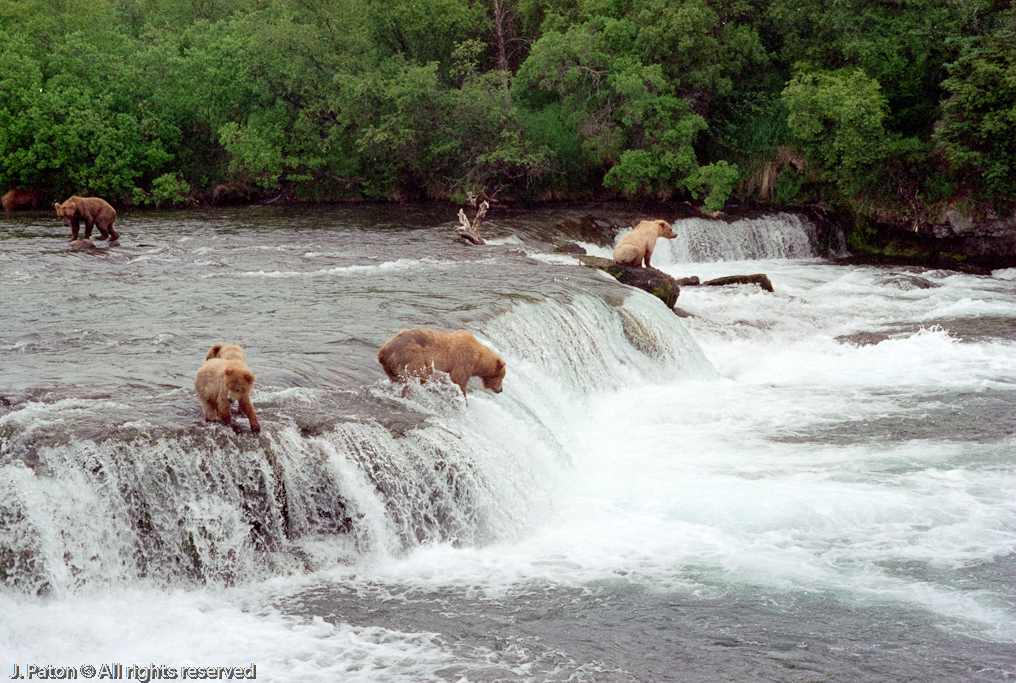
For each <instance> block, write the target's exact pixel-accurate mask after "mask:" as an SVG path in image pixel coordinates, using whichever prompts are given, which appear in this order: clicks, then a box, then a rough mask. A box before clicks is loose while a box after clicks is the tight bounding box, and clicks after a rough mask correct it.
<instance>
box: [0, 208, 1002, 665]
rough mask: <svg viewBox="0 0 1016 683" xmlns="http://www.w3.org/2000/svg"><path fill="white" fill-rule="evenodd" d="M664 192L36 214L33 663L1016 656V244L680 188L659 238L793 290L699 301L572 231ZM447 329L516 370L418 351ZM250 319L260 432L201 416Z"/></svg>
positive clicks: (3, 539) (992, 659) (9, 292)
mask: <svg viewBox="0 0 1016 683" xmlns="http://www.w3.org/2000/svg"><path fill="white" fill-rule="evenodd" d="M655 213H656V214H658V215H653V216H647V215H645V216H640V215H638V214H637V213H636V212H635V210H634V209H623V208H611V207H601V208H593V207H585V208H582V207H571V208H555V209H541V210H530V211H524V212H523V211H519V212H508V211H506V210H501V211H500V212H499V211H497V210H495V212H494V213H493V214H492V216H491V218H490V219H489V220H488V222H487V223H485V225H484V235H485V237H487V238H488V239H489V242H490V243H489V244H488V245H487V246H484V247H471V246H468V245H466V244H464V243H462V242H461V241H459V240H458V239H457V238H456V236H455V234H454V230H453V226H454V225H455V223H456V221H455V220H454V216H453V215H452V214H453V211H452V210H451V209H449V208H448V207H429V208H425V209H420V208H391V207H377V206H370V207H365V206H349V207H344V206H329V207H284V208H266V207H254V208H243V209H223V210H210V211H189V212H162V213H125V214H123V215H121V217H120V218H119V220H118V224H117V227H118V229H119V230H120V232H121V233H122V234H123V237H122V239H121V242H122V246H120V247H118V248H113V249H109V250H107V249H105V248H101V249H98V250H95V251H94V252H72V251H69V250H68V249H67V247H66V240H67V235H66V234H65V233H66V229H65V228H64V227H63V226H62V225H60V224H59V223H58V221H57V220H56V218H55V217H54V216H52V215H50V214H49V213H43V212H39V213H23V214H14V215H11V216H5V217H3V218H0V279H2V282H3V301H2V315H0V667H2V670H3V675H5V676H12V675H14V672H15V668H14V667H15V666H17V667H19V668H18V670H17V671H18V672H20V674H21V675H22V676H26V677H27V672H28V671H29V668H28V667H29V666H39V667H43V666H46V665H51V666H56V667H74V670H75V672H79V671H81V672H84V671H87V668H86V665H91V666H94V667H96V669H97V670H100V676H101V667H102V665H103V664H107V665H111V664H114V663H118V664H120V665H122V666H123V667H124V668H126V669H129V670H130V671H129V673H131V676H132V678H134V679H139V680H143V679H144V678H148V677H149V676H151V675H152V672H153V671H155V669H152V668H151V667H152V665H154V666H155V667H156V668H158V667H173V669H172V672H173V673H175V674H177V675H182V673H181V672H183V671H184V667H232V666H244V667H249V666H251V665H256V667H257V668H256V675H257V678H258V679H260V680H270V681H451V682H466V681H473V682H479V681H597V682H600V681H619V682H621V681H624V682H628V681H638V682H645V681H681V682H684V681H710V682H712V681H739V682H740V681H744V680H752V681H795V682H796V681H801V682H811V681H908V680H924V681H956V682H967V681H1011V680H1013V679H1014V678H1016V655H1014V653H1016V495H1014V491H1016V457H1014V446H1016V437H1014V431H1016V381H1014V379H1013V378H1014V377H1016V325H1014V323H1016V282H1014V279H1016V273H1014V272H1012V271H999V272H996V273H994V275H993V276H986V275H971V274H963V273H960V272H954V271H943V270H936V271H927V270H922V269H916V268H893V267H870V266H845V265H837V264H836V263H835V262H834V261H832V260H830V259H828V258H826V255H827V254H826V248H824V247H820V246H819V240H818V238H817V234H818V231H817V230H816V228H815V227H814V226H813V225H812V224H811V223H809V222H808V220H807V219H806V218H804V217H801V216H797V215H791V214H779V215H773V216H769V217H761V218H755V219H744V220H740V221H733V222H729V223H728V222H722V221H706V220H698V219H692V220H679V221H676V223H675V231H676V232H677V233H678V235H679V237H678V238H677V239H674V240H666V241H664V240H661V241H660V242H659V243H658V245H657V250H656V252H655V254H654V257H653V262H654V265H655V266H657V267H659V268H661V269H662V270H664V271H666V272H668V273H670V274H671V275H674V276H676V277H686V276H690V275H697V276H699V277H700V278H701V279H702V280H706V279H709V278H712V277H718V276H723V275H732V274H751V273H758V272H763V273H766V274H767V275H768V276H769V278H770V279H771V280H772V282H773V285H774V288H775V292H772V293H769V292H764V291H762V290H760V289H759V288H757V287H755V286H732V287H685V288H683V289H682V292H681V296H680V299H679V300H678V305H677V313H678V315H675V313H674V312H672V311H670V310H668V309H667V308H666V307H665V306H664V305H663V304H661V303H660V301H659V300H657V299H655V298H654V297H652V296H650V295H648V294H646V293H644V292H641V291H638V290H633V289H630V288H627V287H624V286H622V285H620V284H618V283H617V282H615V281H613V280H612V279H610V278H609V277H607V276H605V275H603V274H601V273H599V272H597V271H595V270H591V269H587V268H584V267H581V266H580V265H578V263H577V261H576V260H575V259H574V258H573V257H570V256H566V255H562V254H556V253H554V251H553V247H554V245H556V244H559V243H562V242H565V241H578V242H579V243H580V244H582V245H583V246H584V247H586V249H587V250H588V251H589V252H590V253H593V254H597V255H600V256H608V257H609V256H610V254H611V251H612V249H611V244H612V242H613V240H614V239H616V237H617V234H618V232H619V231H621V230H623V229H624V228H625V227H626V226H630V225H632V224H633V222H634V221H635V220H637V219H638V218H642V217H662V218H667V217H668V216H666V215H665V212H664V211H662V210H657V211H656V212H655ZM823 241H825V240H823ZM832 243H833V244H835V243H836V242H835V241H833V242H832ZM415 326H424V327H434V328H440V329H446V330H451V329H457V328H460V327H465V328H468V329H470V330H472V331H473V332H474V333H475V334H476V336H477V337H478V338H479V339H481V341H483V342H485V343H486V344H488V345H489V346H490V347H492V348H494V349H495V350H497V351H498V352H499V353H500V354H501V355H502V356H503V357H504V358H505V360H506V361H507V365H508V373H507V376H506V378H505V381H504V392H503V393H501V394H492V393H489V392H487V391H485V390H483V389H482V387H481V386H480V383H479V381H478V380H476V379H474V380H473V382H472V384H471V385H470V393H469V402H468V406H467V405H466V404H465V403H464V401H463V399H462V396H461V393H459V391H458V388H457V387H455V386H454V385H451V384H450V383H441V382H437V383H432V384H430V385H427V386H425V387H418V386H417V387H411V388H410V389H409V390H408V391H406V392H403V391H401V390H400V388H399V387H396V386H392V385H391V384H389V382H388V381H387V380H386V379H385V377H384V374H383V373H382V371H381V368H380V366H379V365H378V363H377V349H378V347H379V346H380V345H381V344H382V343H384V341H385V340H386V339H388V338H389V337H390V336H392V335H393V334H394V333H396V332H397V331H398V330H400V329H402V328H406V327H415ZM216 342H235V343H238V344H240V345H242V346H243V347H244V348H245V349H246V351H247V358H248V363H249V365H250V366H251V369H252V370H253V371H254V372H256V373H257V375H258V380H257V385H256V387H255V391H254V396H253V399H254V405H255V408H256V410H257V413H258V417H259V419H260V422H261V427H262V431H261V433H260V435H253V434H252V433H251V432H250V431H249V429H248V428H247V423H246V419H245V418H243V417H242V416H241V417H238V419H237V420H236V421H235V423H236V424H235V425H234V427H232V428H231V427H227V426H225V425H221V424H206V423H204V422H203V421H202V420H201V411H200V407H199V405H198V402H197V400H196V398H195V396H194V394H193V388H192V385H193V378H194V374H195V372H196V370H197V368H198V366H199V365H200V364H201V362H202V361H203V360H204V356H205V353H206V351H207V349H208V347H209V346H211V345H212V344H213V343H216ZM134 666H137V667H142V668H141V669H131V668H130V667H134ZM111 670H112V671H116V669H111ZM32 671H34V672H36V674H37V671H38V670H32ZM58 671H59V670H51V673H52V674H53V675H54V676H55V675H58V674H57V672H58ZM64 671H65V672H66V671H68V669H65V670H64ZM160 671H163V670H160ZM165 671H169V669H166V670H165ZM205 673H207V671H206V672H205ZM142 674H143V676H142ZM82 675H84V674H82ZM36 677H37V676H36ZM96 680H99V678H96Z"/></svg>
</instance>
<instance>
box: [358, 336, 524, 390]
mask: <svg viewBox="0 0 1016 683" xmlns="http://www.w3.org/2000/svg"><path fill="white" fill-rule="evenodd" d="M377 360H378V362H379V363H381V367H382V368H384V371H385V374H386V375H388V379H389V380H391V381H392V382H403V383H408V382H409V380H410V379H411V378H414V377H415V378H418V379H419V380H420V381H421V382H424V381H426V380H427V379H429V378H430V376H431V374H433V373H434V372H444V373H448V376H449V377H451V380H452V382H453V383H455V384H457V385H458V386H459V388H460V389H461V390H462V396H463V397H465V395H466V384H467V383H468V382H469V378H470V377H479V378H480V379H481V380H483V388H484V389H490V390H491V391H493V392H494V393H496V394H499V393H501V382H502V380H503V379H504V375H505V362H504V360H502V359H501V356H499V355H497V354H496V353H494V352H493V351H491V350H490V349H489V348H487V347H486V346H484V345H483V344H481V343H480V342H478V341H477V340H476V337H474V336H473V335H472V334H470V333H469V332H468V331H466V330H458V331H456V332H438V331H436V330H424V329H419V328H417V329H412V330H402V331H401V332H399V333H398V334H397V335H395V336H394V337H392V338H391V339H389V340H388V341H386V342H385V344H384V346H382V347H381V350H380V351H378V354H377ZM466 403H467V405H468V403H469V401H468V399H467V400H466Z"/></svg>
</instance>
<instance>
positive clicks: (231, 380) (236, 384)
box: [223, 367, 257, 394]
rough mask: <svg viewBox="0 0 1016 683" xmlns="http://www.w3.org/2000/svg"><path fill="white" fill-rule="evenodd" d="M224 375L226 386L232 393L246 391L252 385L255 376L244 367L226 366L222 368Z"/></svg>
mask: <svg viewBox="0 0 1016 683" xmlns="http://www.w3.org/2000/svg"><path fill="white" fill-rule="evenodd" d="M223 374H224V375H225V376H226V388H227V389H229V390H230V391H231V392H233V393H234V394H242V393H247V392H249V391H250V390H251V387H253V386H254V380H256V379H257V376H256V375H255V374H254V373H253V372H251V371H250V370H248V369H246V368H237V367H227V368H226V369H225V370H223Z"/></svg>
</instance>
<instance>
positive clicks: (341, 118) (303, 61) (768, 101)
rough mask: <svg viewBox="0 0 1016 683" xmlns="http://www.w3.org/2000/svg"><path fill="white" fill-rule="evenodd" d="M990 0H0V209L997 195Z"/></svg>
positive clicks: (1003, 93) (996, 58)
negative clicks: (25, 192)
mask: <svg viewBox="0 0 1016 683" xmlns="http://www.w3.org/2000/svg"><path fill="white" fill-rule="evenodd" d="M1014 166H1016V9H1014V7H1013V5H1012V3H1011V2H1002V1H1000V0H897V1H891V0H824V1H819V0H755V1H753V2H748V1H747V0H0V191H5V190H6V189H7V188H12V187H31V188H40V189H43V190H45V191H46V192H47V193H49V194H50V195H52V196H54V197H60V196H63V195H69V194H71V193H79V194H86V193H88V194H98V195H102V196H104V197H107V198H108V199H110V200H111V201H114V202H116V203H118V204H120V205H162V206H166V205H179V204H188V203H222V202H249V201H265V200H275V199H278V200H299V199H307V200H326V201H328V200H341V199H355V198H368V199H370V198H377V199H380V198H388V199H396V200H419V199H427V198H433V199H451V200H455V201H461V200H462V198H464V197H465V196H466V195H467V194H468V193H471V192H472V193H475V194H483V195H486V196H488V197H494V198H497V199H499V200H502V201H510V200H532V201H539V200H547V199H583V198H604V197H623V198H636V199H673V200H687V201H690V202H692V203H694V204H695V205H697V206H702V207H703V208H705V209H706V210H708V211H712V210H716V209H719V208H722V207H723V206H724V205H725V204H726V203H727V202H730V201H739V202H755V203H779V204H803V203H819V204H823V205H828V206H833V207H838V208H841V209H846V210H849V211H851V212H853V213H854V214H857V215H867V216H874V217H879V218H881V219H886V220H891V221H893V222H896V223H899V224H910V225H913V226H918V225H920V224H922V222H926V221H927V220H929V217H931V216H933V215H934V214H935V213H936V212H940V211H941V210H942V208H943V207H945V206H949V205H952V206H961V207H965V208H966V209H968V210H979V211H986V212H994V213H998V212H1008V211H1011V209H1012V205H1013V202H1014V200H1016V172H1013V169H1014Z"/></svg>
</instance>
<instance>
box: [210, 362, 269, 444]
mask: <svg viewBox="0 0 1016 683" xmlns="http://www.w3.org/2000/svg"><path fill="white" fill-rule="evenodd" d="M256 379H257V376H255V375H254V373H253V372H251V371H250V369H249V368H248V367H247V357H246V355H245V354H244V352H243V349H241V348H240V347H239V346H237V345H236V344H216V345H215V346H213V347H212V348H211V349H209V351H208V355H207V356H206V357H205V362H204V364H203V365H202V366H201V368H200V369H199V370H198V375H197V377H196V378H195V379H194V391H195V392H197V395H198V399H200V400H201V412H202V413H203V414H204V416H205V420H206V421H208V422H213V421H215V420H221V421H222V422H224V423H225V424H228V425H231V424H233V420H232V414H231V411H230V407H229V399H235V400H236V402H237V405H238V407H239V409H240V412H241V413H243V414H244V415H246V416H247V419H248V420H250V430H251V431H252V432H254V433H255V434H256V433H258V432H260V431H261V425H260V424H258V418H257V416H256V415H255V414H254V404H253V403H251V400H250V392H251V389H253V388H254V380H256Z"/></svg>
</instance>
